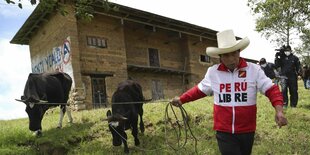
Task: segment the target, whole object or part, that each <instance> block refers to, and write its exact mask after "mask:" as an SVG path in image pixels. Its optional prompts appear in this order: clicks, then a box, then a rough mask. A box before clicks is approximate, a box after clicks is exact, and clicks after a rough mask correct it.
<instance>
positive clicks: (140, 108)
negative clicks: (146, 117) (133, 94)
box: [138, 104, 145, 133]
mask: <svg viewBox="0 0 310 155" xmlns="http://www.w3.org/2000/svg"><path fill="white" fill-rule="evenodd" d="M142 106H143V104H140V105H139V109H138V111H139V116H140V131H141V133H144V130H145V128H144V122H143V118H142V116H143V107H142Z"/></svg>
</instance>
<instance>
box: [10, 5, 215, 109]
mask: <svg viewBox="0 0 310 155" xmlns="http://www.w3.org/2000/svg"><path fill="white" fill-rule="evenodd" d="M111 5H117V6H118V7H119V9H118V10H117V11H115V10H108V11H107V10H104V9H103V8H101V7H100V6H98V7H97V8H96V10H95V14H94V19H93V20H92V21H90V22H86V21H83V20H80V19H77V18H76V17H75V15H74V8H73V5H67V6H66V8H67V11H68V13H69V14H68V15H66V16H63V15H61V14H60V13H58V12H57V11H55V10H53V11H47V10H40V9H39V8H40V5H38V7H37V8H36V9H35V10H34V11H33V12H32V14H31V15H30V17H29V18H28V19H27V21H26V22H25V23H24V24H23V26H22V27H21V28H20V29H19V31H18V32H17V33H16V35H15V36H14V38H13V39H12V40H11V43H14V44H24V45H29V49H30V57H31V66H32V72H48V71H53V70H60V71H63V72H66V73H68V74H69V75H70V76H71V77H72V78H73V80H74V85H73V88H74V89H73V90H74V92H76V93H77V94H79V95H80V96H82V97H80V98H82V101H80V100H76V101H75V102H74V103H75V107H76V109H78V110H80V109H91V108H95V107H98V106H103V105H104V104H105V103H110V102H111V96H112V93H113V91H114V90H115V88H116V87H117V84H118V83H119V82H121V81H123V80H125V79H127V78H129V77H130V78H132V79H134V80H136V81H138V82H139V83H140V84H141V85H142V88H143V93H144V96H145V98H146V99H151V98H152V99H155V100H158V99H169V98H172V97H174V96H176V95H179V94H180V93H182V92H183V91H185V90H187V89H188V88H191V87H192V86H194V85H195V84H197V83H198V82H199V81H200V80H201V79H202V78H203V76H204V75H205V73H206V70H207V68H208V67H209V66H211V65H213V64H214V63H218V61H219V60H218V59H213V58H210V57H208V56H206V53H205V51H206V47H208V46H217V42H216V33H217V31H215V30H211V29H208V28H205V27H201V26H197V25H193V24H190V23H186V22H183V21H179V20H175V19H171V18H167V17H163V16H160V15H156V14H153V13H149V12H145V11H141V10H137V9H134V8H130V7H126V6H122V5H118V4H111Z"/></svg>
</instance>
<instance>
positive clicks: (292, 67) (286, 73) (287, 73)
mask: <svg viewBox="0 0 310 155" xmlns="http://www.w3.org/2000/svg"><path fill="white" fill-rule="evenodd" d="M278 51H279V52H277V53H276V58H275V66H276V68H278V69H279V74H280V76H282V77H285V78H284V79H282V80H283V83H282V88H281V90H282V94H283V100H284V106H285V107H287V106H288V94H287V93H288V90H289V93H290V106H291V107H292V108H294V107H296V106H297V103H298V85H297V80H298V73H299V72H300V61H299V58H298V57H297V56H295V55H294V54H293V53H292V49H291V46H289V45H287V46H282V47H281V48H280V49H278Z"/></svg>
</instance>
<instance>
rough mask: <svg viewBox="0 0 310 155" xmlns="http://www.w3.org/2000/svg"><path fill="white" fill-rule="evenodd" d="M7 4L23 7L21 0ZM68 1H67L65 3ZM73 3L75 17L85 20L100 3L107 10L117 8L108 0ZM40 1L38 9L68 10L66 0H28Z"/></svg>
mask: <svg viewBox="0 0 310 155" xmlns="http://www.w3.org/2000/svg"><path fill="white" fill-rule="evenodd" d="M5 1H6V2H7V3H8V4H12V5H18V7H19V8H21V9H22V8H23V5H22V0H18V2H17V4H16V2H15V1H17V0H5ZM68 2H70V0H69V1H67V3H68ZM71 2H73V3H75V15H76V17H77V18H81V19H84V20H87V21H90V20H92V19H93V17H94V16H93V14H94V10H95V9H94V7H95V6H99V5H101V6H102V7H103V9H106V10H109V9H113V10H117V9H118V8H117V7H116V6H113V5H111V4H110V3H109V1H108V0H76V1H74V0H73V1H71ZM38 3H40V9H43V10H53V9H56V10H58V11H59V13H61V14H62V15H64V16H65V15H67V14H68V12H67V11H66V9H65V7H64V4H65V3H66V1H59V0H41V1H39V0H30V4H31V5H35V4H38Z"/></svg>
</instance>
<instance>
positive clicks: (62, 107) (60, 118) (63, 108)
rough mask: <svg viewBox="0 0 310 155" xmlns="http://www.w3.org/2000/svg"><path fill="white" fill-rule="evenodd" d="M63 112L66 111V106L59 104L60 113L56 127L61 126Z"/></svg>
mask: <svg viewBox="0 0 310 155" xmlns="http://www.w3.org/2000/svg"><path fill="white" fill-rule="evenodd" d="M65 112H66V106H64V105H61V106H60V114H59V121H58V126H57V128H62V120H63V119H64V115H65Z"/></svg>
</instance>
